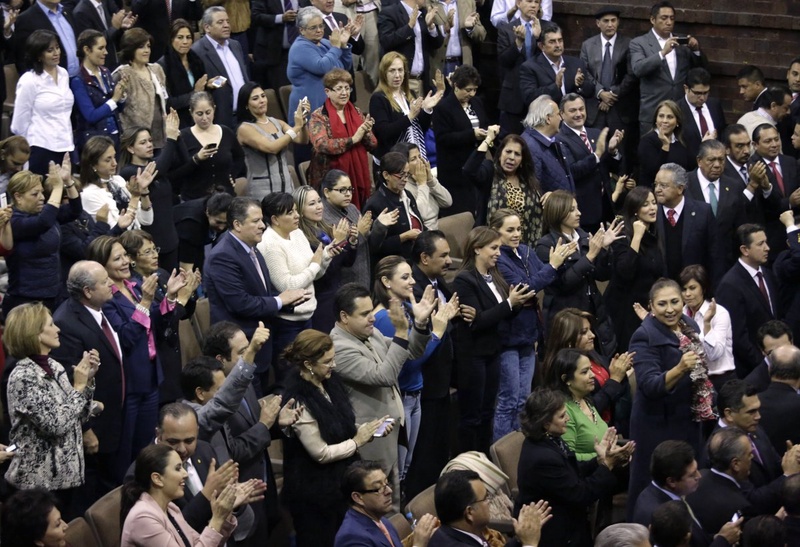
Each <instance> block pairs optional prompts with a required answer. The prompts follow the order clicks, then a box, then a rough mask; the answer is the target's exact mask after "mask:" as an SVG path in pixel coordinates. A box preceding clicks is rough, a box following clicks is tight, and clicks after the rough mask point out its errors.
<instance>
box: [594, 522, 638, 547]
mask: <svg viewBox="0 0 800 547" xmlns="http://www.w3.org/2000/svg"><path fill="white" fill-rule="evenodd" d="M594 547H651V546H650V532H649V531H648V530H647V528H645V527H644V526H642V525H641V524H631V523H627V522H621V523H619V524H612V525H611V526H609V527H608V528H605V529H604V530H603V531H602V532H600V533H599V534H597V539H595V541H594Z"/></svg>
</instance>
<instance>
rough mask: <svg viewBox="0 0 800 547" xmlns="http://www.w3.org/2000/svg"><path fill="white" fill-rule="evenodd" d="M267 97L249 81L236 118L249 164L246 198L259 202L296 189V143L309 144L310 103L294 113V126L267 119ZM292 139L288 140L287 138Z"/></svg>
mask: <svg viewBox="0 0 800 547" xmlns="http://www.w3.org/2000/svg"><path fill="white" fill-rule="evenodd" d="M268 107H269V104H268V102H267V94H266V93H265V92H264V89H263V88H262V87H261V86H260V85H258V84H257V83H255V82H247V83H246V84H244V85H243V86H242V88H241V89H240V90H239V102H238V108H237V113H236V117H237V118H238V120H239V121H240V122H241V125H239V128H238V129H237V130H236V138H237V139H238V140H239V144H241V145H242V148H243V149H244V161H245V165H247V188H246V189H244V195H247V196H250V197H253V198H255V199H257V200H259V201H261V200H262V199H264V197H265V196H266V195H267V194H271V193H272V192H286V191H288V190H289V189H291V188H292V186H293V184H292V175H291V173H290V171H289V166H292V165H293V164H294V157H293V154H292V146H291V145H292V144H294V143H296V144H306V143H308V132H307V131H306V116H307V115H308V113H309V109H310V106H309V102H308V100H307V99H303V100H301V101H300V102H299V103H298V105H297V110H295V112H294V127H292V126H290V125H289V124H288V123H286V122H284V121H281V120H279V119H277V118H273V117H271V116H267V109H268ZM284 137H288V138H284Z"/></svg>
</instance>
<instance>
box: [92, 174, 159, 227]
mask: <svg viewBox="0 0 800 547" xmlns="http://www.w3.org/2000/svg"><path fill="white" fill-rule="evenodd" d="M109 184H114V185H116V186H118V187H119V188H120V190H121V192H122V194H123V195H124V196H126V197H127V198H128V199H129V200H130V199H131V195H130V193H129V192H128V190H127V189H126V188H125V179H123V178H122V177H120V176H119V175H114V176H113V177H111V181H110V182H109ZM81 203H82V204H83V210H84V211H86V212H87V213H89V214H90V215H92V218H93V219H95V220H97V211H98V210H100V208H101V207H102V206H103V205H108V225H109V226H111V227H112V228H113V227H114V226H116V225H117V221H118V220H119V208H118V207H117V202H116V201H114V196H113V195H112V194H111V191H110V190H109V189H108V188H101V187H100V186H98V185H97V184H91V183H89V184H86V186H84V187H83V190H81ZM151 224H153V208H152V207H150V209H149V210H147V211H145V210H144V209H142V201H141V200H139V208H138V209H137V210H136V218H134V220H133V224H131V225H130V226H129V227H128V229H129V230H138V229H139V228H141V227H142V226H150V225H151Z"/></svg>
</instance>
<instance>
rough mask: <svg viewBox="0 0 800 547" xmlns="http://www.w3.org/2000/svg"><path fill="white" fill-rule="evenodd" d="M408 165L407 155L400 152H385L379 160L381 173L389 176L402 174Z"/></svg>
mask: <svg viewBox="0 0 800 547" xmlns="http://www.w3.org/2000/svg"><path fill="white" fill-rule="evenodd" d="M407 163H408V154H401V153H400V152H387V153H386V154H384V155H383V157H382V158H381V173H383V172H384V171H386V172H387V173H389V174H390V175H396V174H398V173H402V172H403V170H404V169H405V167H406V164H407Z"/></svg>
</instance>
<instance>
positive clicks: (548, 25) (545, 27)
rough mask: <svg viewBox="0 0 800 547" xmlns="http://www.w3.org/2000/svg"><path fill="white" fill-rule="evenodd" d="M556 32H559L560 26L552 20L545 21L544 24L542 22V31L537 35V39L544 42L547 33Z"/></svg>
mask: <svg viewBox="0 0 800 547" xmlns="http://www.w3.org/2000/svg"><path fill="white" fill-rule="evenodd" d="M557 33H561V27H559V26H558V25H557V24H555V23H553V22H552V21H545V22H544V24H542V33H541V35H540V36H539V41H540V42H544V41H545V40H546V39H547V35H548V34H557ZM562 34H563V33H562Z"/></svg>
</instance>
